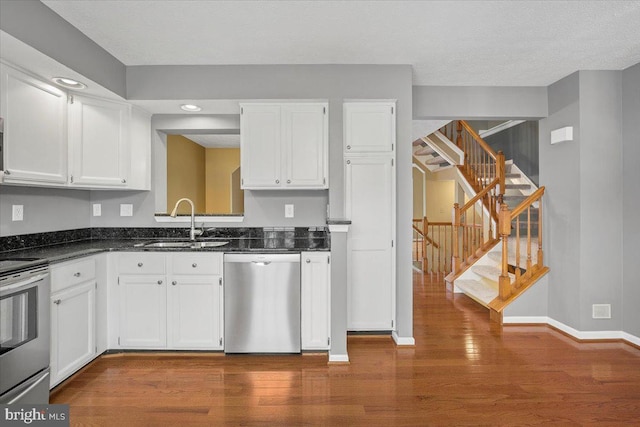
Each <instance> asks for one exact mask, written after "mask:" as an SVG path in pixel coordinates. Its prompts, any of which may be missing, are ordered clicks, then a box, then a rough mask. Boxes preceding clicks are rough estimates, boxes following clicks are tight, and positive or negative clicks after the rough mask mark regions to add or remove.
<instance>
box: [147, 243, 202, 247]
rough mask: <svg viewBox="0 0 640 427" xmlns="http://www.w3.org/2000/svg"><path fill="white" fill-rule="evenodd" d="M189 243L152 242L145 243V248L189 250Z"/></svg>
mask: <svg viewBox="0 0 640 427" xmlns="http://www.w3.org/2000/svg"><path fill="white" fill-rule="evenodd" d="M191 244H192V243H191V242H152V243H145V244H144V247H145V248H190V247H191Z"/></svg>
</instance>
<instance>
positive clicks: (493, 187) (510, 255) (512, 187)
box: [426, 120, 549, 323]
mask: <svg viewBox="0 0 640 427" xmlns="http://www.w3.org/2000/svg"><path fill="white" fill-rule="evenodd" d="M439 134H441V135H443V136H444V137H446V138H447V139H448V140H449V141H450V142H451V144H455V146H456V147H458V148H459V149H460V150H461V151H462V153H463V161H462V162H460V163H459V164H457V165H456V167H457V168H458V170H459V172H460V175H461V176H462V177H463V179H464V180H465V181H466V182H467V184H468V187H470V188H472V189H473V193H475V195H474V196H473V197H471V198H470V199H469V201H468V202H467V203H465V204H464V206H459V205H458V204H455V205H454V209H453V221H452V224H451V230H452V231H451V243H450V251H451V263H450V269H451V272H450V273H449V274H448V275H447V276H446V278H445V282H446V283H447V288H448V289H449V290H451V291H453V292H464V293H465V294H466V295H468V296H469V297H471V298H472V299H474V300H476V301H477V302H478V303H480V304H482V305H483V306H485V307H487V308H489V311H490V317H491V319H492V320H495V321H497V322H500V323H501V322H502V312H503V310H504V308H505V307H507V306H508V305H509V304H510V303H511V302H512V301H513V300H515V299H516V298H517V297H518V296H520V295H522V293H524V292H525V291H526V290H527V289H528V288H529V287H531V286H532V285H533V284H535V283H536V282H537V281H538V280H539V279H540V277H542V276H543V275H544V274H546V273H547V272H548V270H549V269H548V267H546V266H545V265H544V256H543V250H542V207H543V205H542V197H543V195H544V191H545V189H544V187H541V188H536V186H535V185H534V184H533V182H531V181H530V180H529V179H528V178H527V177H526V176H525V175H524V174H523V173H522V172H521V171H520V170H519V169H518V168H517V166H516V165H514V164H513V162H505V159H504V156H503V154H502V153H501V152H498V153H496V152H494V151H493V150H492V149H491V147H490V146H489V145H488V144H487V143H486V142H485V141H484V140H483V139H482V138H481V137H480V136H478V134H477V133H476V132H475V131H474V130H473V129H472V128H471V127H470V126H469V125H468V124H467V123H466V122H465V121H463V120H456V121H453V122H451V123H449V124H447V125H445V126H443V127H442V128H441V129H440V130H439ZM426 235H427V236H428V234H426Z"/></svg>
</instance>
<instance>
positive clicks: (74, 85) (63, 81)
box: [51, 77, 87, 90]
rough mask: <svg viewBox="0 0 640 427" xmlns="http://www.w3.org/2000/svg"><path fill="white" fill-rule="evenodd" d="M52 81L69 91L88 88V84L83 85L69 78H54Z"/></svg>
mask: <svg viewBox="0 0 640 427" xmlns="http://www.w3.org/2000/svg"><path fill="white" fill-rule="evenodd" d="M51 80H53V82H54V83H55V84H57V85H60V86H63V87H66V88H69V89H76V90H82V89H86V88H87V85H86V84H84V83H81V82H79V81H77V80H74V79H70V78H68V77H54V78H52V79H51Z"/></svg>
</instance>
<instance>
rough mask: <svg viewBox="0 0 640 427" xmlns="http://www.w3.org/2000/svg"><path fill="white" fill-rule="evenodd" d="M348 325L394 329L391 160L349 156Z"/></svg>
mask: <svg viewBox="0 0 640 427" xmlns="http://www.w3.org/2000/svg"><path fill="white" fill-rule="evenodd" d="M345 161H346V170H345V181H346V194H345V196H346V202H345V210H346V215H347V218H349V219H351V226H350V227H349V234H348V236H347V265H348V266H349V272H348V276H347V307H348V309H347V328H348V329H349V330H391V329H392V328H393V326H392V320H393V307H394V304H395V297H394V292H395V290H394V285H393V284H394V281H395V273H394V271H393V267H394V264H393V263H394V254H393V249H392V245H393V242H392V240H393V239H394V234H395V233H394V229H395V226H394V223H395V218H394V212H395V198H394V195H393V189H394V176H393V166H392V159H391V157H389V156H385V157H349V158H347V159H346V160H345Z"/></svg>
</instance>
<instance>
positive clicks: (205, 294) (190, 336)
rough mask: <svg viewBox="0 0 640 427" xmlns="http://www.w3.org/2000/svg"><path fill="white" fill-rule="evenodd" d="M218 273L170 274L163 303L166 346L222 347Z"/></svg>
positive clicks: (220, 279)
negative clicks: (165, 307)
mask: <svg viewBox="0 0 640 427" xmlns="http://www.w3.org/2000/svg"><path fill="white" fill-rule="evenodd" d="M221 282H222V276H219V277H218V278H216V277H214V276H174V277H173V278H172V280H171V285H170V286H169V298H168V305H167V310H168V311H167V314H168V319H167V320H168V325H167V328H168V334H169V343H168V345H169V347H171V348H181V349H222V334H221V331H222V322H221V318H220V313H222V286H221V284H222V283H221Z"/></svg>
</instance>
